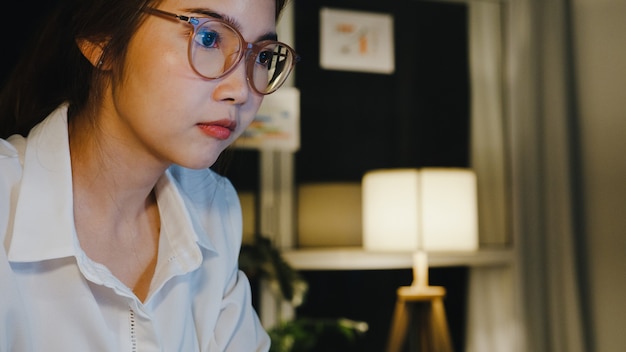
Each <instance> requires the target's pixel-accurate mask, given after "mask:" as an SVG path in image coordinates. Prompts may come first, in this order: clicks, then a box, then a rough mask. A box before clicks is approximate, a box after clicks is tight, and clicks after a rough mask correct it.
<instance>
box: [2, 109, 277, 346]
mask: <svg viewBox="0 0 626 352" xmlns="http://www.w3.org/2000/svg"><path fill="white" fill-rule="evenodd" d="M156 195H157V202H158V206H159V211H160V214H161V235H160V240H159V252H158V253H159V254H158V262H157V266H156V270H155V273H154V278H153V280H152V283H151V286H150V291H149V293H148V296H147V299H146V300H145V302H143V303H142V302H141V301H140V300H138V299H137V297H136V296H135V295H134V294H133V292H132V290H130V289H129V288H128V287H126V286H125V285H124V284H123V283H122V282H120V281H119V280H118V279H117V278H116V277H114V276H113V275H112V274H111V272H110V271H109V270H108V269H107V268H106V267H105V266H103V265H100V264H98V263H95V262H93V261H91V260H90V259H89V258H88V257H87V255H86V254H85V252H83V250H82V249H81V248H80V245H79V243H78V239H77V236H76V230H75V227H74V218H73V204H72V179H71V168H70V158H69V145H68V134H67V107H66V106H65V105H64V106H61V107H60V108H59V109H57V110H56V111H55V112H53V113H52V114H51V115H50V116H48V118H47V119H46V120H45V121H43V122H42V123H40V124H39V125H38V126H36V127H35V128H34V129H33V130H32V131H31V133H30V134H29V136H28V138H23V137H21V136H17V135H16V136H12V137H10V138H9V139H8V140H2V139H0V239H1V240H3V244H4V246H2V247H0V351H1V352H4V351H19V352H25V351H51V352H55V351H63V352H69V351H81V352H84V351H114V352H124V351H129V352H131V351H133V352H134V351H140V352H144V351H166V352H172V351H184V352H191V351H237V352H250V351H267V350H268V349H269V344H270V341H269V337H268V335H267V333H266V332H265V331H264V330H263V328H262V326H261V324H260V322H259V319H258V317H257V315H256V312H255V311H254V309H253V308H252V304H251V297H250V296H251V292H250V284H249V282H248V280H247V278H246V277H245V275H244V274H243V273H242V272H240V271H239V270H238V263H237V260H238V254H239V249H240V245H241V232H242V228H241V226H242V225H241V208H240V205H239V199H238V197H237V194H236V192H235V190H234V188H233V186H232V185H231V183H230V182H229V181H228V180H227V179H225V178H223V177H221V176H219V175H217V174H215V173H214V172H212V171H211V170H208V169H205V170H189V169H183V168H180V167H171V168H170V169H168V171H167V172H166V173H165V174H164V175H163V176H162V177H161V179H160V180H159V181H158V183H157V186H156Z"/></svg>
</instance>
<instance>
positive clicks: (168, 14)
mask: <svg viewBox="0 0 626 352" xmlns="http://www.w3.org/2000/svg"><path fill="white" fill-rule="evenodd" d="M144 11H145V12H148V13H151V14H154V15H160V16H163V17H167V18H172V17H173V18H174V19H177V20H181V21H184V22H189V23H191V24H197V23H198V19H197V18H195V17H189V16H184V15H177V14H175V13H172V12H167V11H163V10H159V9H156V8H154V7H146V8H145V9H144Z"/></svg>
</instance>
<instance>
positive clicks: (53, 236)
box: [8, 104, 214, 262]
mask: <svg viewBox="0 0 626 352" xmlns="http://www.w3.org/2000/svg"><path fill="white" fill-rule="evenodd" d="M25 148H26V149H25V153H24V164H23V165H24V169H23V176H22V181H21V186H20V190H19V195H18V199H17V204H16V210H15V221H14V226H13V234H12V240H11V244H10V247H9V251H8V257H9V260H10V261H13V262H31V261H41V260H48V259H55V258H62V257H68V256H73V255H76V251H77V248H78V247H79V245H78V239H77V238H78V237H77V235H76V229H75V227H74V207H73V195H72V170H71V162H70V152H69V142H68V125H67V104H64V105H61V106H60V107H59V108H58V109H57V110H55V111H54V112H53V113H52V114H50V116H48V117H47V118H46V119H45V120H44V121H42V122H41V123H40V124H39V125H37V126H35V127H34V128H33V129H32V131H31V132H30V134H29V135H28V138H27V141H26V146H25ZM179 187H180V185H178V183H177V182H176V181H175V180H174V178H173V176H172V175H171V173H170V171H169V170H168V171H167V172H166V173H165V174H164V175H163V176H162V177H161V179H160V180H159V182H158V184H157V187H156V191H157V201H158V203H159V209H160V211H161V217H162V222H163V226H166V228H167V233H176V234H178V235H176V236H171V237H170V239H171V238H179V239H181V240H182V241H194V242H197V243H198V244H200V245H201V246H202V247H204V248H206V249H207V250H209V251H214V246H213V244H212V243H211V241H210V239H209V236H207V235H206V229H205V228H204V226H203V225H202V221H201V220H200V219H199V218H198V216H197V214H194V213H193V212H191V213H188V212H186V211H185V209H187V208H188V206H186V205H185V203H186V202H185V200H184V199H183V198H182V197H181V193H180V190H179ZM199 234H201V235H199ZM179 236H180V237H179ZM189 236H191V237H189ZM187 243H189V242H187ZM196 259H197V258H196Z"/></svg>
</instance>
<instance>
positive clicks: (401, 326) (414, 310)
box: [387, 286, 453, 352]
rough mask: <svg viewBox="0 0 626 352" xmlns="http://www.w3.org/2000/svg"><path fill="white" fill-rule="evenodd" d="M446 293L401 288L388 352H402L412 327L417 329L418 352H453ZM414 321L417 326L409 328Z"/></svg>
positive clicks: (438, 288) (433, 288)
mask: <svg viewBox="0 0 626 352" xmlns="http://www.w3.org/2000/svg"><path fill="white" fill-rule="evenodd" d="M445 295H446V290H445V288H444V287H441V286H426V287H415V286H403V287H400V288H398V297H397V300H396V307H395V311H394V313H393V318H392V323H391V329H390V331H389V340H388V343H387V352H401V351H402V348H403V347H404V344H405V341H406V337H407V333H408V329H409V326H410V325H415V326H417V338H418V346H419V351H423V352H452V351H453V347H452V340H451V338H450V331H449V330H448V322H447V320H446V311H445V307H444V305H443V299H444V297H445ZM411 318H413V319H415V320H414V321H413V322H414V323H415V324H409V323H410V321H411Z"/></svg>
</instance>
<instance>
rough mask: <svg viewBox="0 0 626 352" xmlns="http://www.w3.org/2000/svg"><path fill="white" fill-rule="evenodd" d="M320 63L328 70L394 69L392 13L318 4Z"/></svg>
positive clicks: (381, 71) (381, 70)
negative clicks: (319, 5) (336, 7)
mask: <svg viewBox="0 0 626 352" xmlns="http://www.w3.org/2000/svg"><path fill="white" fill-rule="evenodd" d="M320 66H321V67H322V68H323V69H327V70H343V71H360V72H372V73H383V74H391V73H393V72H394V69H395V65H394V35H393V16H392V15H391V14H386V13H376V12H365V11H353V10H345V9H334V8H328V7H323V8H321V9H320Z"/></svg>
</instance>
